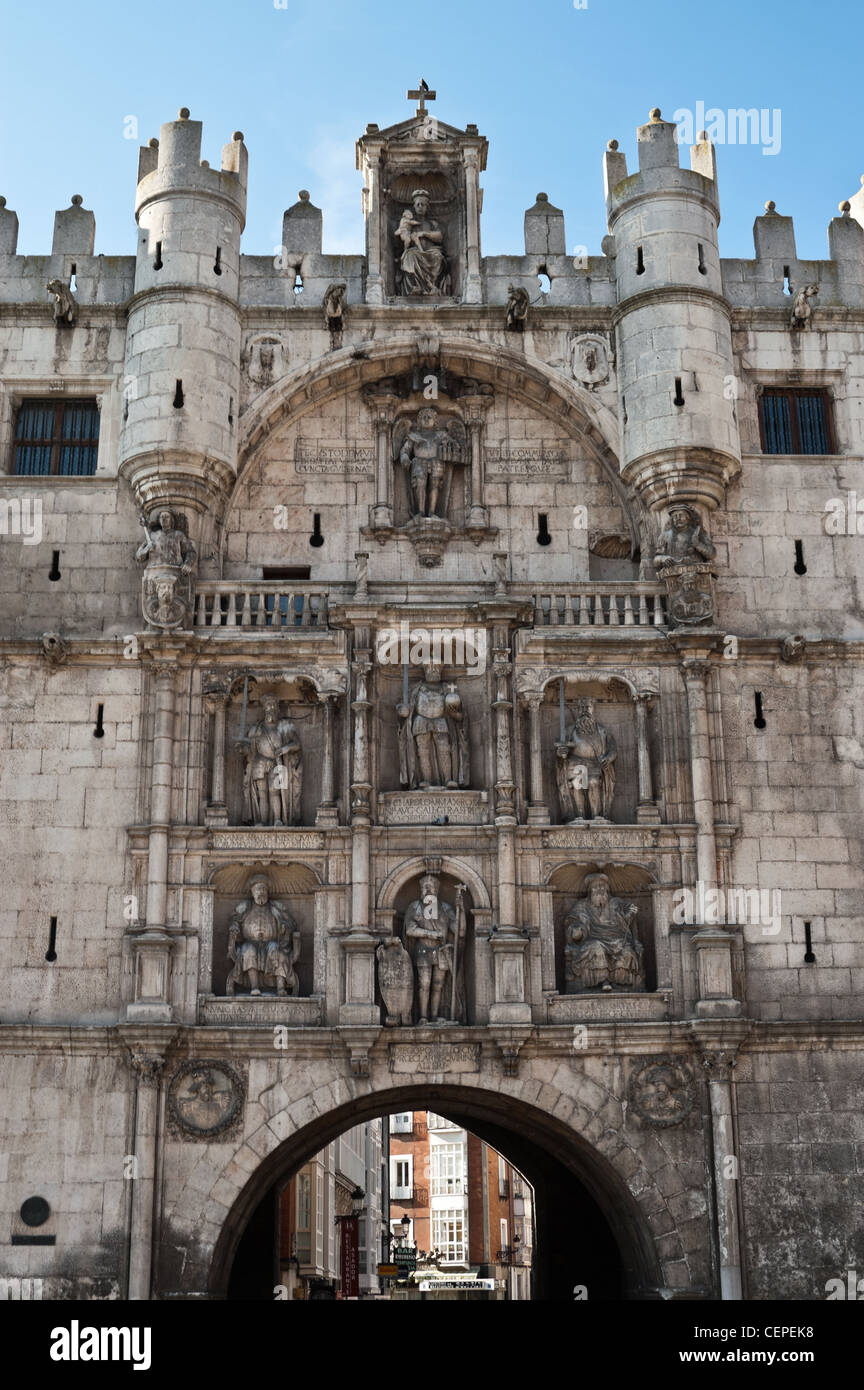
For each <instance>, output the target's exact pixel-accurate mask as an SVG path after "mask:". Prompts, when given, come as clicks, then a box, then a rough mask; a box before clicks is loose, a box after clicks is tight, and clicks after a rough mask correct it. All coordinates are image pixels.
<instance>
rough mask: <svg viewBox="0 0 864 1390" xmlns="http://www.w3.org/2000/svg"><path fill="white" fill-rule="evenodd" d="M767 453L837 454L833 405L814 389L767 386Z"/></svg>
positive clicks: (763, 424) (762, 416) (762, 417)
mask: <svg viewBox="0 0 864 1390" xmlns="http://www.w3.org/2000/svg"><path fill="white" fill-rule="evenodd" d="M759 428H760V432H761V436H762V452H763V453H764V454H833V453H834V438H833V431H832V428H831V405H830V401H829V398H828V393H827V392H826V391H821V390H818V389H816V388H814V387H812V386H811V387H801V388H795V389H793V388H785V387H779V386H778V387H774V386H771V387H768V386H766V387H765V389H764V391H763V392H762V395H761V398H760V400H759Z"/></svg>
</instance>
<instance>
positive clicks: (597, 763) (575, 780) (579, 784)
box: [555, 696, 618, 825]
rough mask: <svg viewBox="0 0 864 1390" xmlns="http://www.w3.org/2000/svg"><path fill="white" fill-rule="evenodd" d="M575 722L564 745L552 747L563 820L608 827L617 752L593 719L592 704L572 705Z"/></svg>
mask: <svg viewBox="0 0 864 1390" xmlns="http://www.w3.org/2000/svg"><path fill="white" fill-rule="evenodd" d="M576 711H577V713H576V719H575V721H574V723H573V725H572V727H571V729H570V732H569V734H568V735H567V738H566V740H565V742H564V743H556V745H555V752H556V754H557V757H558V765H557V776H558V795H559V798H560V800H561V809H562V811H563V813H564V819H565V820H567V821H570V823H571V824H577V825H578V824H580V823H581V822H582V821H585V820H587V818H588V816H587V812H588V811H590V812H591V819H592V821H594V822H597V823H599V824H602V825H608V824H609V812H610V810H611V809H612V797H613V795H614V793H615V759H616V757H617V756H618V748H617V745H616V743H615V739H614V738H613V737H612V735H611V734H610V732H609V730H608V729H606V728H604V726H603V725H602V724H598V723H597V720H596V719H595V718H594V701H593V700H591V699H589V698H588V697H587V696H586V697H583V698H581V699H579V700H577V701H576Z"/></svg>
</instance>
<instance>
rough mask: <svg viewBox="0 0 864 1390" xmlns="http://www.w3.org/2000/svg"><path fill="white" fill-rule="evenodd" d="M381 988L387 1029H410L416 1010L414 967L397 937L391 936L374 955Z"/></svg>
mask: <svg viewBox="0 0 864 1390" xmlns="http://www.w3.org/2000/svg"><path fill="white" fill-rule="evenodd" d="M375 958H376V960H377V961H378V985H379V988H380V990H381V998H382V999H383V1000H384V1007H385V1009H386V1011H387V1015H386V1017H385V1019H384V1026H385V1028H398V1027H399V1026H400V1024H401V1025H402V1026H404V1027H405V1028H410V1027H411V1024H412V1022H413V1019H412V1010H413V1008H414V965H413V962H412V960H411V957H410V955H409V954H408V952H407V951H406V950H405V947H404V946H403V945H402V942H401V940H400V939H399V937H398V936H388V937H386V938H385V940H384V941H382V942H381V944H380V946H379V947H378V949H377V950H376V952H375Z"/></svg>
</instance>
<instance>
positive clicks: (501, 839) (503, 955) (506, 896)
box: [489, 822, 531, 1023]
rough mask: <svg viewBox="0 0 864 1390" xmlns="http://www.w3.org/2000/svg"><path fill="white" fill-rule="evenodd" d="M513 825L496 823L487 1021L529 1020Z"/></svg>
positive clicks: (512, 1021)
mask: <svg viewBox="0 0 864 1390" xmlns="http://www.w3.org/2000/svg"><path fill="white" fill-rule="evenodd" d="M516 917H517V909H516V826H515V822H514V823H513V824H512V825H506V826H504V825H500V824H499V826H498V920H499V923H500V925H499V926H498V927H496V928H493V930H492V932H491V934H490V936H489V948H490V951H491V954H492V974H493V989H494V998H493V1002H492V1004H491V1005H490V1007H489V1022H490V1023H530V1022H531V1005H530V1003H529V1002H528V1000H527V998H526V961H527V948H528V937H527V935H526V933H525V932H524V931H520V930H519V928H518V927H517V926H516Z"/></svg>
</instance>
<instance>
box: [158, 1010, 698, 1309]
mask: <svg viewBox="0 0 864 1390" xmlns="http://www.w3.org/2000/svg"><path fill="white" fill-rule="evenodd" d="M465 1036H466V1037H467V1036H468V1034H467V1030H466V1033H465ZM424 1049H425V1050H426V1051H427V1054H428V1055H427V1056H425V1057H424V1056H423V1055H422V1054H423V1051H424ZM483 1050H484V1049H483V1048H482V1046H481V1045H480V1044H477V1043H475V1042H473V1041H472V1042H467V1041H464V1040H461V1041H460V1039H459V1038H458V1037H456V1036H454V1034H452V1033H451V1034H449V1035H448V1038H447V1041H446V1042H437V1041H436V1042H429V1043H427V1042H415V1041H412V1042H411V1043H410V1044H408V1043H402V1042H400V1043H395V1044H391V1045H390V1047H389V1049H387V1048H382V1047H381V1046H380V1045H379V1046H378V1047H376V1048H375V1049H374V1050H373V1053H372V1058H371V1060H372V1065H371V1066H370V1076H369V1078H368V1079H362V1080H357V1079H354V1078H351V1077H350V1076H346V1075H345V1074H344V1073H343V1074H342V1075H340V1074H339V1069H338V1068H333V1069H332V1074H331V1079H330V1080H328V1081H327V1082H326V1083H320V1082H319V1084H316V1085H314V1086H312V1087H310V1086H308V1085H307V1084H304V1083H305V1081H306V1077H305V1075H304V1067H303V1064H302V1063H299V1064H295V1063H292V1064H291V1065H287V1064H285V1063H284V1062H283V1063H281V1064H280V1063H279V1062H275V1063H274V1062H273V1061H272V1060H271V1061H269V1062H265V1061H264V1059H261V1061H260V1062H258V1063H254V1064H253V1066H252V1068H251V1071H250V1087H251V1088H252V1089H251V1090H250V1095H249V1097H248V1100H247V1105H246V1112H247V1121H246V1124H245V1125H244V1131H243V1133H242V1136H240V1137H239V1138H238V1141H237V1142H234V1143H218V1144H214V1143H210V1144H208V1145H207V1146H206V1147H202V1148H200V1149H198V1151H197V1153H195V1154H194V1155H193V1156H191V1157H190V1155H189V1146H188V1145H186V1146H183V1151H182V1153H181V1152H175V1153H174V1154H172V1155H171V1162H170V1164H169V1165H168V1167H166V1172H168V1171H170V1172H171V1173H172V1174H173V1173H175V1172H176V1160H177V1159H181V1160H182V1159H183V1158H186V1159H187V1160H188V1161H187V1162H186V1163H185V1173H184V1176H183V1181H182V1182H181V1183H179V1184H176V1185H175V1184H174V1182H173V1180H170V1181H171V1186H172V1189H173V1191H172V1194H171V1197H170V1199H167V1193H166V1201H165V1202H164V1205H163V1211H164V1217H163V1226H162V1231H161V1239H160V1240H159V1241H158V1249H159V1252H160V1254H159V1260H158V1266H157V1269H156V1271H155V1275H156V1278H155V1284H156V1296H157V1297H160V1298H176V1297H180V1298H190V1297H192V1298H194V1297H206V1298H216V1299H219V1298H224V1297H226V1296H229V1297H230V1296H236V1297H247V1298H254V1297H259V1298H267V1297H272V1285H273V1283H274V1282H275V1277H274V1271H273V1265H272V1260H271V1257H270V1254H269V1253H268V1241H269V1250H270V1251H272V1232H273V1221H274V1217H275V1206H274V1205H273V1196H274V1193H275V1192H276V1190H277V1189H278V1188H279V1187H280V1186H281V1185H282V1184H283V1183H284V1182H285V1181H287V1179H288V1178H289V1177H290V1176H291V1175H292V1174H294V1173H296V1172H297V1170H298V1169H299V1168H300V1167H301V1166H302V1164H303V1163H304V1162H306V1161H307V1160H308V1159H309V1158H310V1157H312V1156H313V1155H314V1154H315V1153H316V1152H318V1151H319V1150H320V1149H321V1148H323V1147H324V1145H326V1144H328V1143H330V1142H331V1141H332V1140H334V1139H335V1138H336V1137H338V1135H339V1134H340V1133H342V1132H343V1131H344V1130H345V1129H347V1128H349V1127H350V1126H351V1125H354V1124H357V1123H360V1122H362V1121H364V1120H368V1119H371V1118H374V1117H375V1116H378V1115H384V1114H387V1113H388V1112H393V1111H397V1110H404V1109H410V1108H412V1107H421V1106H422V1107H425V1106H428V1107H429V1108H434V1109H436V1110H437V1111H439V1112H440V1113H443V1114H446V1115H447V1116H448V1118H451V1119H454V1120H456V1121H457V1122H458V1123H459V1124H460V1125H462V1126H464V1127H466V1128H469V1129H471V1130H473V1131H474V1133H476V1134H478V1135H479V1136H480V1137H481V1138H483V1139H485V1140H486V1141H487V1142H488V1143H489V1144H491V1145H492V1146H493V1147H495V1148H497V1149H499V1151H501V1152H503V1153H505V1154H506V1156H507V1157H508V1158H509V1159H510V1160H511V1161H512V1162H513V1163H514V1164H516V1165H517V1166H518V1167H519V1168H520V1169H521V1170H522V1171H523V1172H524V1173H525V1176H526V1177H527V1178H528V1180H529V1181H530V1182H532V1184H533V1185H534V1187H535V1193H536V1201H537V1228H538V1248H539V1251H540V1254H539V1263H538V1267H537V1270H536V1282H535V1291H534V1294H535V1297H539V1298H544V1299H550V1298H551V1299H561V1298H571V1297H572V1291H573V1288H574V1286H575V1285H577V1284H582V1285H585V1286H586V1288H587V1290H588V1297H589V1299H590V1298H592V1297H593V1298H595V1299H596V1298H600V1299H604V1298H605V1299H614V1298H624V1299H627V1298H630V1299H646V1298H647V1299H651V1298H658V1297H664V1296H665V1297H668V1296H670V1295H672V1294H679V1295H680V1294H681V1293H682V1292H685V1290H686V1293H688V1294H689V1296H691V1297H692V1296H696V1297H699V1296H700V1295H702V1296H706V1295H708V1296H710V1294H709V1290H708V1288H707V1287H706V1284H707V1282H708V1279H709V1273H708V1270H707V1268H706V1259H705V1256H704V1252H706V1251H707V1250H708V1249H709V1247H710V1234H709V1229H708V1213H707V1211H706V1209H705V1203H704V1201H703V1200H702V1195H701V1190H699V1188H698V1187H696V1184H695V1182H694V1181H693V1176H694V1175H693V1171H692V1167H693V1165H692V1164H691V1165H689V1166H688V1164H687V1163H686V1162H676V1158H679V1157H680V1155H681V1152H682V1150H681V1145H680V1136H679V1139H678V1141H677V1143H675V1144H670V1143H664V1139H663V1135H662V1131H659V1130H656V1129H655V1130H654V1133H653V1135H652V1137H651V1138H650V1139H649V1140H647V1142H646V1136H645V1134H644V1133H643V1132H641V1130H640V1121H639V1119H638V1117H636V1116H630V1117H628V1115H627V1113H626V1112H627V1107H626V1106H622V1104H621V1103H620V1101H619V1100H618V1099H617V1097H616V1095H615V1094H614V1091H613V1089H611V1087H614V1085H615V1078H614V1073H615V1072H616V1071H618V1070H619V1066H618V1064H615V1065H610V1064H609V1063H608V1062H607V1061H606V1059H604V1058H602V1057H600V1056H591V1055H590V1054H589V1055H588V1056H583V1057H577V1056H575V1055H573V1056H572V1057H568V1056H567V1055H566V1053H565V1054H564V1055H563V1056H561V1057H560V1059H553V1058H550V1057H548V1056H547V1057H540V1056H538V1057H536V1058H535V1059H531V1060H527V1061H526V1062H525V1063H523V1066H522V1068H521V1070H520V1075H519V1076H518V1077H512V1076H509V1077H508V1076H506V1075H502V1067H501V1063H500V1060H499V1059H498V1058H494V1059H493V1058H488V1059H483V1058H479V1057H476V1056H475V1053H480V1052H482V1051H483ZM495 1050H496V1051H497V1049H495ZM388 1051H389V1055H388ZM408 1051H411V1052H416V1053H417V1054H418V1055H417V1057H416V1058H415V1059H414V1060H415V1062H416V1063H417V1064H419V1067H421V1068H422V1067H423V1066H431V1065H433V1064H434V1063H436V1062H437V1063H439V1064H441V1063H444V1062H446V1064H447V1067H448V1068H451V1069H452V1070H451V1071H450V1072H449V1074H448V1072H447V1071H445V1070H443V1069H442V1070H441V1071H437V1072H433V1071H428V1072H426V1073H424V1075H423V1076H422V1077H421V1076H419V1075H417V1074H415V1075H410V1074H408V1073H407V1072H400V1071H396V1070H393V1068H394V1066H401V1065H403V1064H404V1063H407V1062H408V1061H409V1060H410V1059H409V1058H408V1056H407V1052H408ZM436 1052H438V1053H439V1054H443V1055H439V1056H437V1057H436V1056H435V1053H436ZM376 1054H377V1055H376ZM475 1064H476V1069H474V1070H472V1069H471V1068H472V1067H475ZM321 1070H322V1067H321V1063H320V1062H319V1063H318V1064H317V1065H316V1079H317V1078H318V1077H320V1073H321ZM604 1074H605V1075H606V1077H607V1079H606V1081H605V1082H604V1079H603V1078H604ZM692 1137H694V1138H695V1137H696V1136H695V1135H694V1136H692ZM699 1138H700V1139H701V1134H700V1135H699ZM696 1167H697V1168H698V1167H701V1165H696ZM691 1183H692V1185H693V1190H690V1191H689V1192H688V1191H687V1188H688V1187H690V1186H691ZM682 1217H683V1219H684V1226H685V1228H686V1229H682V1230H679V1222H680V1221H681V1219H682ZM695 1228H701V1230H700V1232H699V1234H698V1235H696V1236H695V1238H694V1232H695ZM694 1250H695V1252H696V1253H695V1254H694V1253H693V1252H694ZM232 1275H233V1283H232Z"/></svg>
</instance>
